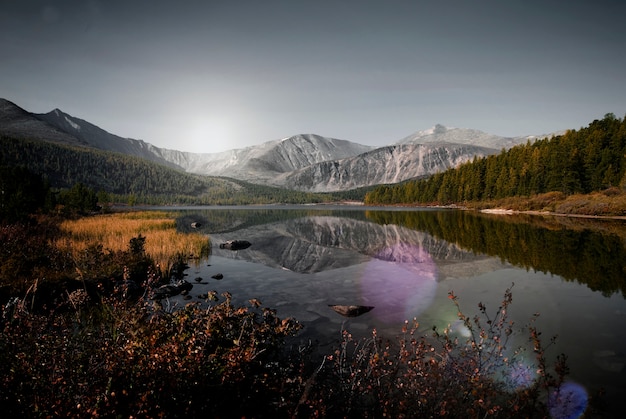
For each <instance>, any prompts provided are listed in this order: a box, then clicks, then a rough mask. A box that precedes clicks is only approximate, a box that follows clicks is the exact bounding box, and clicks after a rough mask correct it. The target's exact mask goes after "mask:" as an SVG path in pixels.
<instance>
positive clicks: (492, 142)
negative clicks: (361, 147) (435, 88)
mask: <svg viewBox="0 0 626 419" xmlns="http://www.w3.org/2000/svg"><path fill="white" fill-rule="evenodd" d="M537 138H538V137H537V136H525V137H501V136H498V135H494V134H487V133H485V132H482V131H479V130H475V129H466V128H448V127H444V126H443V125H440V124H437V125H435V126H434V127H432V128H429V129H427V130H423V131H417V132H416V133H414V134H411V135H409V136H408V137H405V138H403V139H402V140H400V141H398V142H397V144H427V143H456V144H466V145H475V146H479V147H488V148H495V149H497V150H500V149H502V148H506V149H508V148H511V147H514V146H516V145H518V144H524V143H526V142H527V141H529V140H530V141H534V140H536V139H537ZM541 138H543V137H541Z"/></svg>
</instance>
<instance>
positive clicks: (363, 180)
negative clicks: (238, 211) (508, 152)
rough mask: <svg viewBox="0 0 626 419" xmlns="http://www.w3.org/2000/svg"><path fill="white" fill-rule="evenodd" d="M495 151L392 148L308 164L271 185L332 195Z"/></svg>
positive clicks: (433, 145) (437, 146)
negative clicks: (332, 193)
mask: <svg viewBox="0 0 626 419" xmlns="http://www.w3.org/2000/svg"><path fill="white" fill-rule="evenodd" d="M496 152H497V150H496V149H491V148H486V147H479V146H473V145H465V144H452V143H430V144H399V145H391V146H387V147H381V148H377V149H375V150H372V151H369V152H367V153H363V154H360V155H358V156H355V157H351V158H346V159H342V160H335V161H326V162H322V163H318V164H315V165H311V166H308V167H306V168H303V169H300V170H297V171H294V172H290V173H288V174H286V175H284V176H282V177H279V178H277V179H275V181H274V184H276V185H282V186H285V187H287V188H290V189H296V190H301V191H308V192H334V191H341V190H347V189H355V188H360V187H364V186H371V185H380V184H389V183H398V182H402V181H405V180H408V179H412V178H416V177H420V176H428V175H431V174H433V173H437V172H442V171H444V170H446V169H449V168H451V167H456V166H458V165H460V164H462V163H465V162H467V161H470V160H471V159H473V158H474V156H479V157H482V156H487V155H489V154H495V153H496Z"/></svg>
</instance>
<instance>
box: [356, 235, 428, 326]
mask: <svg viewBox="0 0 626 419" xmlns="http://www.w3.org/2000/svg"><path fill="white" fill-rule="evenodd" d="M359 287H360V290H361V295H362V298H363V300H364V301H367V302H368V303H369V304H371V305H373V306H375V307H376V311H374V312H373V315H374V316H376V317H377V319H378V320H380V321H382V322H384V323H387V324H399V323H402V322H403V321H404V320H406V319H413V318H416V317H419V315H420V314H421V313H422V312H424V311H425V310H426V309H428V308H429V307H430V305H431V303H432V301H433V299H434V297H435V292H436V289H437V266H436V264H435V262H434V261H433V259H432V257H431V256H430V254H429V253H428V251H426V250H425V249H424V247H422V246H415V245H409V244H407V243H397V244H395V245H393V246H391V247H386V248H384V249H382V250H381V251H380V252H378V253H377V254H376V255H374V258H373V259H372V260H371V261H370V262H369V263H368V264H367V266H366V268H365V271H364V272H363V275H362V277H361V278H360V279H359Z"/></svg>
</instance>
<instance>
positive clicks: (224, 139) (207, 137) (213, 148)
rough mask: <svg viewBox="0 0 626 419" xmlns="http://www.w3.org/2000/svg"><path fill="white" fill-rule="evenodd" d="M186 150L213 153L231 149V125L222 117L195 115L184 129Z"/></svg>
mask: <svg viewBox="0 0 626 419" xmlns="http://www.w3.org/2000/svg"><path fill="white" fill-rule="evenodd" d="M185 132H186V133H187V135H186V137H187V138H186V139H185V141H186V143H187V144H188V148H191V150H192V151H194V152H198V153H214V152H217V151H224V150H228V149H231V148H233V147H232V142H233V141H232V135H233V130H232V125H231V123H230V121H229V119H228V118H225V117H223V116H211V115H197V116H195V117H194V118H192V119H191V120H190V121H189V123H188V125H187V127H186V129H185Z"/></svg>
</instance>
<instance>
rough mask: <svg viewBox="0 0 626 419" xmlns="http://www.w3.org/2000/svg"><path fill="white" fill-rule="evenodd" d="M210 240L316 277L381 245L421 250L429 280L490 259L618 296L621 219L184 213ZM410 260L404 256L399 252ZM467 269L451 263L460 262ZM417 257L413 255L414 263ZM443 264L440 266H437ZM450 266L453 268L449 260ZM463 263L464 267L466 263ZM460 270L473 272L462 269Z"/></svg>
mask: <svg viewBox="0 0 626 419" xmlns="http://www.w3.org/2000/svg"><path fill="white" fill-rule="evenodd" d="M194 221H197V222H200V223H201V224H202V228H201V229H200V230H201V231H203V232H205V233H207V234H210V235H211V237H212V239H213V240H214V242H216V241H219V240H223V241H225V240H230V239H245V240H249V241H251V242H253V243H254V246H253V247H252V248H251V249H250V251H249V252H239V253H236V254H233V253H231V252H220V251H218V250H217V249H214V252H215V254H217V255H219V256H223V257H229V258H237V259H244V260H249V261H254V262H257V263H263V264H265V265H267V266H272V267H275V268H282V269H288V270H291V271H294V272H298V273H316V272H322V271H325V270H329V269H337V268H341V267H347V266H351V265H356V264H360V263H364V262H367V261H369V260H370V259H371V258H376V259H381V260H385V258H388V257H394V256H393V255H385V254H384V249H387V250H389V249H402V248H403V246H405V247H409V248H412V249H421V251H422V252H426V253H428V255H430V257H431V258H433V260H435V261H436V262H437V263H438V265H439V266H440V269H441V273H440V276H439V277H438V278H436V279H437V280H443V279H445V278H447V277H458V276H459V274H461V275H462V274H463V273H471V274H472V275H476V274H477V273H479V271H476V269H479V270H484V269H490V268H491V266H488V265H489V263H487V264H486V265H485V266H479V265H477V264H476V262H477V261H480V260H483V261H484V260H487V259H488V256H495V257H497V258H499V259H500V260H501V261H502V262H507V263H510V264H512V265H514V266H519V267H522V268H525V269H532V270H534V271H538V272H543V273H550V274H554V275H559V276H560V277H562V278H564V279H566V280H569V281H577V282H579V283H582V284H585V285H586V286H588V287H589V288H590V289H591V290H593V291H600V292H602V293H603V295H605V296H610V295H611V294H614V293H621V295H622V296H624V297H626V280H625V278H626V246H625V243H626V222H624V221H598V220H576V219H570V218H555V217H536V216H535V217H528V216H510V215H509V216H493V215H484V214H478V213H475V212H464V211H378V210H368V211H363V210H355V211H348V210H330V209H328V210H327V209H321V210H320V209H307V208H304V209H302V207H300V208H299V209H297V210H284V209H259V210H250V209H249V208H248V209H218V210H210V211H201V210H195V211H189V212H183V213H182V214H181V217H180V219H179V225H180V226H181V229H183V230H184V231H185V230H186V231H190V230H191V227H190V224H191V223H192V222H194ZM407 255H408V256H409V257H411V256H410V255H411V253H409V254H405V255H403V257H406V256H407ZM463 261H465V262H468V264H467V266H463V267H462V268H461V269H459V266H462V265H459V264H460V263H461V262H463ZM417 262H418V263H419V261H417ZM443 262H447V263H443ZM450 262H455V265H456V266H452V265H450V264H449V263H450ZM470 262H471V263H470ZM466 268H467V269H470V270H473V272H469V271H466Z"/></svg>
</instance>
